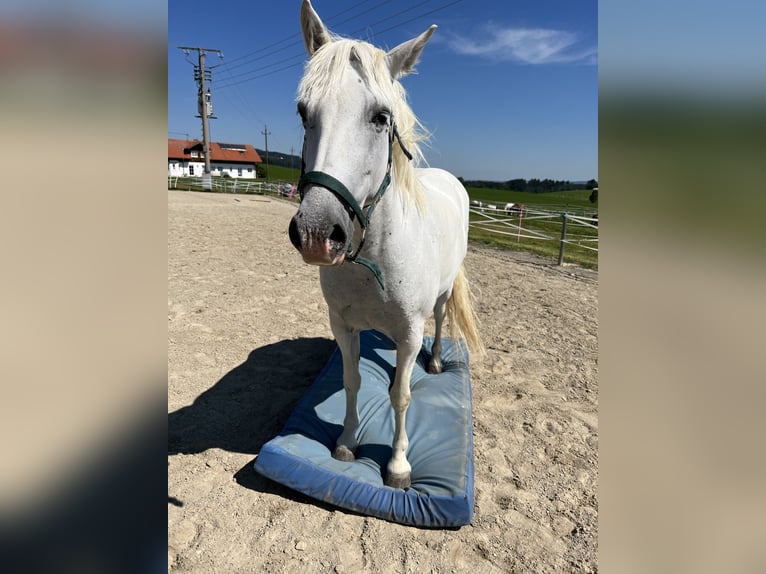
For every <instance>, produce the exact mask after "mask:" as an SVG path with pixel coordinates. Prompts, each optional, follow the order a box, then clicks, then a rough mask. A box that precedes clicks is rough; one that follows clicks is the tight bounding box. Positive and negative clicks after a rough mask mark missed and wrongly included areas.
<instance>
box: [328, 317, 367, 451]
mask: <svg viewBox="0 0 766 574" xmlns="http://www.w3.org/2000/svg"><path fill="white" fill-rule="evenodd" d="M330 328H331V329H332V333H333V335H334V336H335V340H336V341H337V342H338V347H340V354H341V356H342V357H343V388H344V389H345V391H346V416H345V417H344V418H343V432H342V433H341V435H340V437H339V438H338V441H337V442H336V443H335V450H334V451H333V453H332V456H333V458H335V459H337V460H342V461H346V462H351V461H353V460H354V452H355V451H356V447H357V446H359V443H358V441H357V439H356V430H357V427H359V410H358V409H357V395H358V394H359V387H360V385H361V384H362V377H361V376H360V375H359V332H357V331H353V330H351V329H349V328H348V327H347V326H346V324H345V323H344V322H343V321H342V320H341V319H340V318H339V317H337V316H335V315H334V314H333V313H330Z"/></svg>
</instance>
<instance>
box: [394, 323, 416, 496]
mask: <svg viewBox="0 0 766 574" xmlns="http://www.w3.org/2000/svg"><path fill="white" fill-rule="evenodd" d="M415 330H416V331H418V332H417V333H412V334H410V335H409V336H408V337H407V338H406V339H404V340H399V341H397V343H396V375H395V376H394V384H393V385H392V386H391V390H390V391H389V396H390V398H391V406H392V407H393V409H394V424H395V426H394V442H393V444H392V445H391V451H392V453H391V460H389V461H388V467H387V472H386V480H385V483H386V486H391V487H393V488H408V487H409V486H410V472H411V470H412V469H411V467H410V463H409V462H408V461H407V447H408V446H409V444H410V443H409V439H408V438H407V427H406V419H407V408H408V407H409V406H410V378H411V377H412V367H413V366H414V365H415V359H417V356H418V352H419V351H420V346H421V345H422V343H423V328H422V326H421V328H420V329H419V330H418V329H415Z"/></svg>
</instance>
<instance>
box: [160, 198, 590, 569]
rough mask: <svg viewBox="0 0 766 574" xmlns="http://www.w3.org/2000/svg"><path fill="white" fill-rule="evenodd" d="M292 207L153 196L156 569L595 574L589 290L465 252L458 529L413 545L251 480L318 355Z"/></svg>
mask: <svg viewBox="0 0 766 574" xmlns="http://www.w3.org/2000/svg"><path fill="white" fill-rule="evenodd" d="M294 211H295V206H294V205H290V204H287V203H285V202H282V201H279V200H269V199H265V198H263V197H254V196H245V195H218V194H202V193H190V192H181V191H169V192H168V337H169V347H168V377H169V383H168V385H169V386H168V412H169V415H168V435H169V436H168V559H169V568H170V570H172V571H174V572H197V573H203V572H204V573H209V572H288V573H290V574H297V573H301V572H348V573H356V572H370V573H375V574H378V573H386V572H397V573H398V572H434V573H440V574H441V573H452V572H473V573H485V572H489V573H491V572H533V573H540V572H595V571H597V563H596V555H597V540H598V536H597V534H598V531H597V516H598V502H597V495H596V493H597V486H598V470H597V469H598V415H597V413H598V386H597V328H598V323H597V289H598V284H597V278H596V275H595V273H593V272H589V271H587V270H582V269H580V268H577V267H574V266H565V267H563V268H559V267H556V266H554V265H551V264H550V263H549V262H541V261H540V260H536V259H534V258H532V257H529V256H520V255H516V254H511V253H503V252H497V251H494V250H489V249H486V248H479V247H475V246H472V247H471V248H470V249H469V254H468V256H467V258H466V269H467V272H468V276H469V279H470V280H471V282H472V286H473V289H474V291H475V292H476V295H477V296H478V302H477V311H478V314H479V318H480V320H481V325H482V333H483V336H484V339H485V344H486V346H487V348H488V355H487V357H486V358H485V359H484V360H483V361H482V362H475V361H474V362H473V363H472V364H471V380H472V386H473V399H474V403H473V417H474V443H475V482H476V485H475V497H476V505H475V514H474V519H473V522H472V523H471V524H470V525H468V526H464V527H462V528H460V529H452V530H426V529H419V528H413V527H408V526H402V525H399V524H394V523H390V522H386V521H383V520H379V519H376V518H370V517H365V516H361V515H357V514H353V513H349V512H347V511H344V510H341V509H337V508H334V507H331V506H328V505H326V504H324V503H321V502H317V501H314V500H313V499H311V498H308V497H306V496H304V495H302V494H299V493H296V492H294V491H291V490H289V489H287V488H286V487H283V486H281V485H279V484H276V483H273V482H271V481H269V480H267V479H265V478H262V477H261V476H260V475H258V474H256V473H255V471H254V470H253V469H252V463H253V461H254V460H255V457H256V456H257V454H258V451H259V449H260V447H261V446H262V445H263V444H264V443H265V442H266V441H268V440H269V439H271V438H272V437H273V436H274V435H275V434H276V433H277V432H278V431H279V430H280V429H281V427H282V425H283V424H284V422H285V420H286V419H287V416H288V415H289V413H290V412H291V410H292V408H293V407H294V406H295V404H296V402H297V401H298V399H299V398H300V396H301V395H302V393H303V392H304V391H305V389H306V388H307V387H308V386H309V385H310V384H311V382H312V381H313V379H314V377H315V376H316V375H317V374H318V373H319V371H320V370H321V368H322V366H323V365H324V364H325V362H326V361H327V359H328V357H329V356H330V354H331V353H332V351H333V349H334V342H333V340H332V334H331V333H330V329H329V325H328V320H327V310H326V305H325V303H324V300H323V298H322V295H321V292H320V288H319V278H318V273H317V269H316V268H314V267H310V266H307V265H305V264H303V263H302V261H301V259H300V257H299V255H298V254H297V252H296V251H295V250H294V249H293V247H292V246H291V245H290V242H289V240H288V237H287V225H288V222H289V219H290V217H291V216H292V214H293V213H294Z"/></svg>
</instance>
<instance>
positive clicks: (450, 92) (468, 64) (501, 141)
mask: <svg viewBox="0 0 766 574" xmlns="http://www.w3.org/2000/svg"><path fill="white" fill-rule="evenodd" d="M312 3H313V5H314V8H315V9H316V10H317V12H318V13H319V15H320V17H321V18H322V20H323V21H324V23H325V25H327V27H328V28H329V29H330V30H331V31H333V32H335V33H337V34H340V35H343V36H349V37H354V38H361V39H365V40H367V41H370V42H372V43H373V44H375V45H377V46H379V47H382V48H385V49H390V48H393V47H394V46H396V45H398V44H399V43H401V42H403V41H406V40H409V39H410V38H412V37H414V36H416V35H418V34H420V33H421V32H423V31H424V30H425V29H426V28H427V27H428V26H430V25H431V24H437V25H438V26H439V29H438V30H437V31H436V33H435V34H434V35H433V37H432V38H431V40H430V42H429V44H428V45H427V46H426V48H425V50H424V52H423V55H422V57H421V61H420V64H419V65H418V67H417V70H418V74H416V75H411V76H407V77H405V78H404V79H403V80H402V83H403V84H404V87H405V89H406V90H407V93H408V98H409V101H410V105H411V106H412V108H413V110H414V111H415V113H416V114H417V116H418V117H419V118H420V120H421V121H422V122H423V123H424V125H425V126H426V127H427V128H428V129H429V130H430V131H431V132H432V134H433V137H432V140H431V143H430V145H429V146H428V147H426V148H425V150H424V151H425V154H426V159H427V160H428V162H429V164H430V165H431V166H433V167H442V168H444V169H447V170H449V171H451V172H452V173H454V174H455V175H457V176H462V177H464V178H466V179H488V180H498V181H503V180H508V179H514V178H526V179H530V178H541V179H542V178H551V179H569V180H573V181H575V180H587V179H591V178H597V177H598V115H597V113H598V107H597V103H598V87H597V78H598V73H597V65H596V63H597V42H598V30H597V2H596V1H595V0H582V1H579V0H578V1H573V0H522V1H514V2H508V1H491V0H462V1H460V0H458V1H455V0H425V1H419V0H388V1H382V0H366V1H364V0H361V1H360V0H356V1H351V0H314V1H313V2H312ZM299 8H300V1H299V0H290V1H281V2H273V1H272V2H256V1H253V0H250V1H247V2H244V1H243V2H240V1H227V2H219V3H214V4H211V3H210V2H201V1H198V0H185V1H183V2H181V1H180V0H170V1H169V3H168V135H169V137H176V138H183V137H185V134H188V135H189V137H191V138H199V137H201V126H200V120H199V119H198V118H196V117H195V115H196V113H197V112H196V107H197V102H196V98H197V94H196V84H195V82H194V79H193V68H192V65H191V64H189V63H188V62H187V61H186V59H185V55H184V53H183V52H182V51H181V50H179V49H178V48H177V46H199V47H204V48H213V49H219V50H221V51H222V52H223V54H224V58H223V60H220V59H219V58H218V57H217V56H215V55H208V57H207V62H206V64H207V65H210V66H213V65H217V64H222V65H220V66H218V67H217V68H214V69H213V84H212V96H213V105H214V112H215V115H216V116H217V117H218V119H216V120H211V122H210V124H211V139H213V140H214V141H227V142H236V143H251V144H253V145H255V146H256V147H259V148H263V147H264V136H263V134H262V131H263V130H264V126H265V125H268V131H269V132H271V133H270V135H269V149H270V150H276V151H282V152H286V153H290V151H291V149H292V150H293V151H294V152H295V153H296V154H299V153H300V146H301V141H302V128H301V125H300V121H299V120H298V117H297V115H296V113H295V91H296V88H297V85H298V82H299V80H300V77H301V74H302V70H303V64H304V62H305V60H306V52H305V49H304V47H303V41H302V39H301V36H300V28H299V21H298V14H299ZM190 58H191V59H192V60H194V61H195V62H196V53H192V54H191V55H190Z"/></svg>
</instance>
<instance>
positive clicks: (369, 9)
mask: <svg viewBox="0 0 766 574" xmlns="http://www.w3.org/2000/svg"><path fill="white" fill-rule="evenodd" d="M370 1H371V0H364V1H363V2H358V3H356V4H355V5H354V6H351V7H350V8H346V9H345V10H341V11H340V12H338V13H337V14H334V15H332V16H330V18H329V19H328V22H332V21H333V19H334V18H337V17H339V16H342V15H343V14H346V13H347V12H350V11H351V10H355V9H357V8H359V7H361V6H363V5H364V4H367V2H370ZM389 2H391V0H385V1H384V2H381V3H380V4H376V5H375V6H373V7H372V8H368V9H367V10H365V11H363V12H359V13H358V14H356V15H355V16H352V17H351V18H347V19H346V20H343V21H342V22H335V23H334V25H335V26H338V25H340V24H344V23H346V22H348V21H349V20H353V19H354V18H359V17H360V16H363V15H364V14H367V13H368V12H371V11H372V10H375V9H377V8H380V7H381V6H383V5H384V4H388V3H389ZM294 38H298V40H297V41H295V42H291V43H290V44H288V45H287V46H283V47H282V48H279V49H278V50H273V51H271V52H269V53H267V54H263V55H261V56H258V57H257V58H254V59H253V60H251V61H254V60H260V59H262V58H265V57H266V56H268V55H271V54H274V53H275V52H279V51H281V50H284V49H285V48H289V47H291V46H295V45H298V44H301V43H302V39H301V34H300V32H297V33H295V34H291V35H290V36H287V37H286V38H283V39H281V40H278V41H276V42H274V43H273V44H270V45H267V46H263V47H262V48H258V49H257V50H253V51H252V52H249V53H247V54H244V55H242V56H237V57H236V58H232V59H231V60H229V61H228V63H227V64H226V66H227V67H228V68H229V69H230V70H233V69H234V68H239V67H241V66H246V65H247V64H248V63H250V62H242V63H240V64H234V65H231V64H232V63H233V62H238V61H239V60H242V59H243V58H248V57H250V56H253V55H255V54H258V53H260V52H263V51H264V50H267V49H269V48H273V47H275V46H279V45H280V44H283V43H284V42H287V41H289V40H293V39H294Z"/></svg>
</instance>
